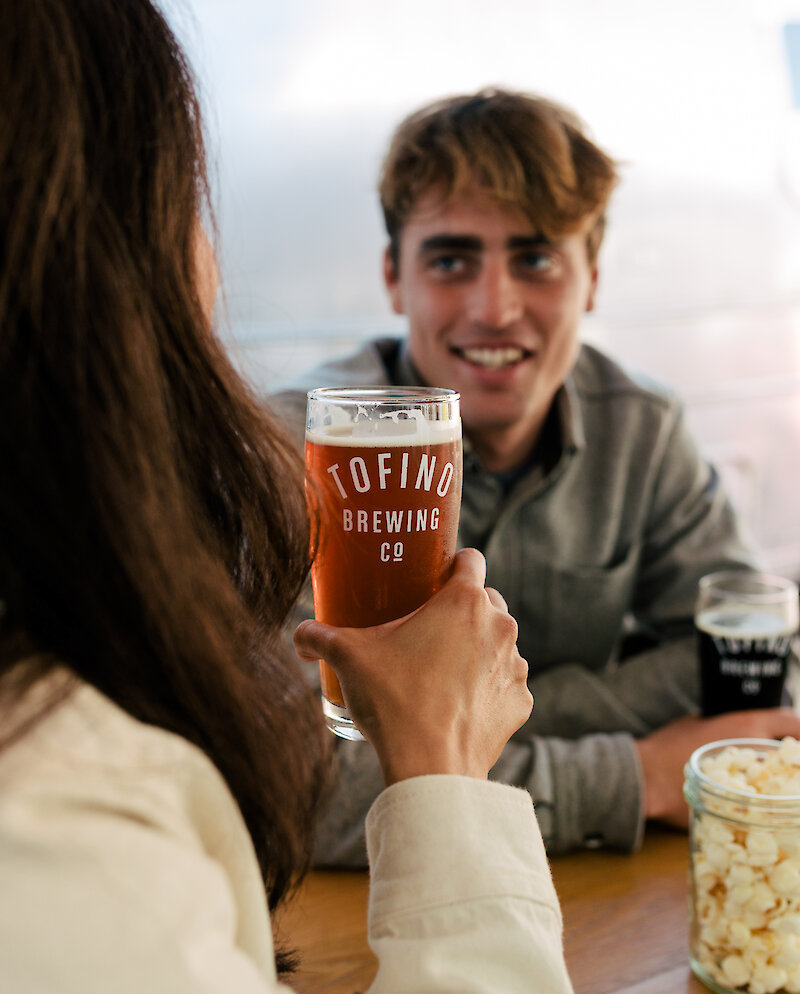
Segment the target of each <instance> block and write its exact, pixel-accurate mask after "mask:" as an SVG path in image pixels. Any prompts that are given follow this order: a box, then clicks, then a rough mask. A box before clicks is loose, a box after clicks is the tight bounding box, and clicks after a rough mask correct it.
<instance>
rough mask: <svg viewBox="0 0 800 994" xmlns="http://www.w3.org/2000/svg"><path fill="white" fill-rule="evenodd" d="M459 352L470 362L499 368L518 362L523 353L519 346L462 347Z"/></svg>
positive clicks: (489, 367)
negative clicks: (497, 347) (498, 347)
mask: <svg viewBox="0 0 800 994" xmlns="http://www.w3.org/2000/svg"><path fill="white" fill-rule="evenodd" d="M461 354H462V355H463V356H464V358H465V359H468V360H469V361H470V362H474V363H476V364H477V365H478V366H486V367H487V368H488V369H500V368H501V367H502V366H511V365H512V364H513V363H515V362H519V361H520V359H521V358H522V357H523V355H524V354H525V353H524V352H523V350H522V349H520V348H512V347H509V348H502V349H462V350H461Z"/></svg>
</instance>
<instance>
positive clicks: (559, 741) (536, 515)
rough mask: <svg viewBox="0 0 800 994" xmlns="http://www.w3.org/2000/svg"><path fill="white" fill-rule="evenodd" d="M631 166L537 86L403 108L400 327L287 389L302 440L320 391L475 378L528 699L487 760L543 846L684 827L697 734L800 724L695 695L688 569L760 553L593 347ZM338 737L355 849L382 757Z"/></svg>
mask: <svg viewBox="0 0 800 994" xmlns="http://www.w3.org/2000/svg"><path fill="white" fill-rule="evenodd" d="M616 182H617V174H616V170H615V167H614V163H613V162H612V160H611V159H610V158H609V157H608V156H607V155H606V154H605V153H604V152H603V151H602V150H601V149H600V148H598V147H597V146H596V145H595V144H594V143H593V142H591V141H590V140H589V139H588V137H587V136H586V134H585V131H584V129H583V127H582V126H581V124H580V122H579V121H578V119H577V118H575V116H574V115H573V114H571V113H570V112H569V111H567V110H565V109H563V108H561V107H559V106H556V105H555V104H552V103H550V102H548V101H546V100H542V99H538V98H536V97H530V96H526V95H522V94H515V93H508V92H504V91H496V90H495V91H485V92H480V93H477V94H474V95H468V96H464V97H456V98H452V99H448V100H443V101H440V102H437V103H435V104H433V105H430V106H428V107H424V108H422V109H421V110H420V111H418V112H417V113H415V114H413V115H411V117H409V118H407V119H406V120H405V121H404V122H403V123H402V124H401V125H400V126H399V128H398V130H397V131H396V133H395V136H394V139H393V141H392V144H391V147H390V149H389V152H388V155H387V157H386V160H385V162H384V167H383V173H382V176H381V183H380V195H381V205H382V208H383V213H384V218H385V221H386V228H387V233H388V236H389V245H388V247H387V249H386V252H385V257H384V277H385V281H386V287H387V290H388V293H389V298H390V300H391V303H392V306H393V308H394V310H395V311H396V312H397V313H399V314H404V315H405V316H406V317H407V319H408V334H407V336H406V337H404V338H399V339H392V338H386V339H380V340H377V341H374V342H371V343H369V344H367V345H366V346H364V347H363V348H362V349H361V350H360V351H359V352H358V353H357V354H355V355H353V356H349V357H347V358H344V359H342V360H339V361H337V362H333V363H330V364H328V365H326V366H325V367H323V368H321V369H318V370H316V371H314V372H312V373H310V374H308V375H306V376H305V377H303V378H302V379H301V380H300V381H297V382H296V383H295V384H294V385H293V387H292V388H290V389H288V390H287V391H286V392H283V393H282V394H281V395H279V397H278V398H277V399H278V401H279V402H280V403H281V404H283V405H285V406H286V408H287V410H288V412H289V422H290V424H292V425H293V426H294V428H295V430H296V431H297V435H298V441H300V440H301V439H302V434H303V425H304V414H305V391H306V390H307V389H310V388H312V387H317V386H357V385H375V384H398V385H399V384H408V385H411V384H428V385H430V386H440V387H451V388H453V389H455V390H457V391H458V392H459V393H460V394H461V412H462V420H463V425H464V491H463V498H462V509H461V521H460V525H459V540H460V543H461V544H462V545H465V546H466V545H468V546H475V547H477V548H479V549H481V550H482V551H483V553H484V555H485V556H486V559H487V564H488V578H487V582H488V583H489V584H490V585H491V586H493V587H496V588H497V589H498V590H500V592H501V593H502V594H503V596H504V597H505V599H506V601H507V602H508V605H509V610H510V611H511V613H512V614H513V615H514V617H515V618H516V620H517V622H518V624H519V649H520V652H521V654H522V655H523V656H524V657H525V658H526V659H527V660H528V665H529V670H530V682H531V689H532V690H533V692H534V695H535V698H536V706H535V709H534V713H533V715H532V716H531V718H530V720H529V721H528V722H527V724H526V725H525V726H524V727H523V728H522V729H521V730H520V731H519V732H518V733H517V734H516V735H515V736H514V738H513V740H512V741H511V742H510V743H509V744H508V746H507V747H506V749H505V751H504V753H503V755H502V757H501V758H500V760H499V762H498V763H497V766H496V767H495V769H494V771H493V776H495V777H496V778H497V779H501V780H504V781H506V782H509V783H513V784H517V785H519V786H522V787H526V788H527V789H529V790H530V791H531V793H532V794H533V797H534V801H535V804H536V811H537V816H538V818H539V823H540V825H541V827H542V833H543V835H544V837H545V841H546V844H547V846H548V850H549V851H550V852H551V853H557V852H563V851H566V850H569V849H574V848H580V847H588V848H592V847H598V846H609V847H613V848H617V849H622V850H633V849H635V848H637V846H638V845H639V844H640V842H641V839H642V834H643V830H644V825H645V822H646V820H647V819H648V818H655V819H660V820H663V821H666V822H669V823H672V824H675V825H685V823H686V819H687V812H686V806H685V803H684V801H683V796H682V782H683V766H684V764H685V762H686V760H687V759H688V757H689V754H690V753H691V751H692V750H693V749H694V748H695V747H696V746H698V745H700V744H702V743H704V742H707V741H712V740H714V739H721V738H727V737H731V736H736V735H758V736H764V737H767V738H773V737H780V736H782V735H786V734H792V735H798V734H800V719H798V717H797V716H796V715H794V714H793V713H791V712H787V711H782V710H775V711H765V712H755V711H754V712H748V713H745V714H730V715H722V716H719V717H718V718H712V719H700V718H698V717H695V716H694V715H693V712H695V711H696V706H697V700H698V686H697V676H696V663H695V649H694V640H693V634H692V613H693V606H694V598H695V592H696V588H697V581H698V580H699V578H700V577H701V576H702V575H703V574H705V573H709V572H712V571H714V570H718V569H726V568H731V567H735V568H743V569H747V568H750V566H751V559H750V556H749V554H748V551H747V550H746V549H745V547H744V546H743V544H742V542H741V540H740V538H739V534H738V530H737V526H736V521H735V518H734V514H733V511H732V509H731V506H730V503H729V502H728V500H727V498H726V496H725V494H724V493H723V490H722V488H721V486H720V483H719V479H718V477H717V475H716V473H715V472H714V470H713V468H712V467H710V466H709V465H708V464H707V463H706V461H705V460H704V459H703V458H702V457H701V455H700V454H699V452H698V450H697V447H696V446H695V444H694V442H693V441H692V439H691V438H690V436H689V435H688V433H687V431H686V428H685V425H684V421H683V416H682V410H681V406H680V404H679V403H678V401H677V400H676V398H675V397H674V396H673V395H672V394H671V393H670V392H669V391H667V390H665V389H662V388H660V387H658V386H656V385H655V384H653V383H651V382H646V381H644V380H642V379H640V378H637V377H635V376H633V375H631V374H629V373H627V372H625V371H624V370H623V369H622V368H621V367H620V366H619V365H617V364H616V363H615V362H613V361H612V360H611V359H610V358H608V357H607V356H605V355H603V354H602V353H601V352H599V351H597V350H596V349H593V348H591V347H589V346H587V345H581V344H580V343H579V337H578V336H579V330H580V323H581V319H582V317H583V315H584V314H585V313H586V312H587V311H590V310H591V309H592V307H593V306H594V296H595V291H596V288H597V281H598V252H599V248H600V244H601V242H602V238H603V231H604V227H605V213H606V207H607V204H608V200H609V197H610V195H611V192H612V190H613V188H614V186H615V185H616ZM432 665H435V663H434V662H432ZM337 751H338V760H339V772H338V777H337V781H336V785H335V791H334V798H333V801H332V804H331V806H330V809H329V814H328V817H327V818H326V820H325V821H324V822H323V824H322V826H321V829H320V834H319V845H318V851H317V861H318V862H319V863H325V864H332V865H333V864H339V865H362V864H364V863H365V861H366V857H365V853H364V843H363V818H364V815H365V814H366V811H367V808H368V807H369V804H370V803H371V801H372V800H373V798H374V797H375V796H376V795H377V793H378V791H379V789H380V786H381V783H382V781H381V774H380V769H379V766H378V763H377V760H376V759H375V756H374V753H373V751H372V749H371V747H370V746H369V745H368V744H366V743H358V742H344V741H340V742H338V743H337Z"/></svg>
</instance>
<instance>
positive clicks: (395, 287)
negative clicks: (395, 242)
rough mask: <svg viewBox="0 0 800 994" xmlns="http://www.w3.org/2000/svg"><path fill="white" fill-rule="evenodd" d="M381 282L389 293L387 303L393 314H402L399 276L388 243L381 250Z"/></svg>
mask: <svg viewBox="0 0 800 994" xmlns="http://www.w3.org/2000/svg"><path fill="white" fill-rule="evenodd" d="M383 282H384V283H385V284H386V291H387V293H388V294H389V303H390V304H391V305H392V310H393V311H394V312H395V314H402V313H403V295H402V293H401V291H400V276H399V274H398V272H397V266H396V265H395V264H394V260H393V259H392V252H391V249H390V247H389V246H388V245H387V246H386V248H385V249H384V250H383Z"/></svg>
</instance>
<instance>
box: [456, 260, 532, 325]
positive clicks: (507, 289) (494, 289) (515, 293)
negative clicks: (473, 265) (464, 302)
mask: <svg viewBox="0 0 800 994" xmlns="http://www.w3.org/2000/svg"><path fill="white" fill-rule="evenodd" d="M468 307H469V317H470V320H471V321H472V322H473V323H474V324H478V325H482V326H483V327H485V328H486V329H487V330H489V331H493V330H502V329H503V328H507V327H508V326H509V325H510V324H513V323H514V322H515V321H517V320H519V318H520V317H521V316H522V311H523V303H522V296H521V294H520V288H519V286H518V285H517V282H516V280H515V279H514V278H513V276H512V274H511V273H509V271H508V269H507V268H506V266H504V265H502V264H500V263H496V264H490V265H486V266H484V268H483V269H482V270H481V273H480V276H479V277H478V279H477V280H476V281H475V283H474V284H473V286H472V293H471V295H470V300H469V305H468Z"/></svg>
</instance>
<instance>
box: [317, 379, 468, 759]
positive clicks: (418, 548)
mask: <svg viewBox="0 0 800 994" xmlns="http://www.w3.org/2000/svg"><path fill="white" fill-rule="evenodd" d="M305 451H306V495H307V499H308V505H309V511H310V513H311V518H312V527H313V526H314V524H315V523H316V524H317V525H318V531H317V533H316V556H315V559H314V563H313V565H312V568H311V582H312V587H313V592H314V614H315V617H316V618H317V620H318V621H324V622H326V623H327V624H331V625H337V626H344V627H348V628H366V627H369V626H371V625H378V624H382V623H383V622H386V621H391V620H393V619H395V618H401V617H403V615H405V614H408V613H409V612H410V611H413V610H415V609H416V608H418V607H420V605H422V604H424V603H425V601H426V600H428V598H429V597H430V596H431V595H432V594H433V593H434V592H435V591H436V590H437V589H438V588H439V586H440V585H441V584H442V582H443V581H444V580H445V579H446V578H447V576H448V573H449V570H450V566H451V563H452V560H453V556H454V555H455V551H456V537H457V532H458V516H459V511H460V506H461V418H460V416H459V395H458V394H457V393H455V392H454V391H452V390H439V389H433V388H425V387H368V388H352V389H350V388H344V389H337V388H322V389H319V390H312V391H310V393H309V394H308V409H307V418H306V450H305ZM320 676H321V681H322V708H323V712H324V714H325V718H326V721H327V723H328V727H329V728H330V729H331V730H332V731H334V732H335V733H336V734H337V735H340V736H342V738H347V739H360V738H362V736H361V733H360V732H359V731H358V729H357V728H356V726H355V725H354V723H353V721H352V720H351V718H350V716H349V714H348V713H347V708H346V707H345V702H344V698H343V697H342V691H341V688H340V686H339V682H338V680H337V679H336V676H335V674H334V672H333V671H332V670H331V669H330V667H329V666H328V665H327V664H326V663H325V661H324V660H320Z"/></svg>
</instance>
